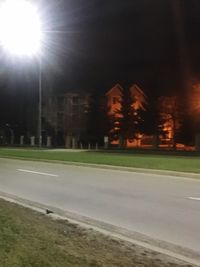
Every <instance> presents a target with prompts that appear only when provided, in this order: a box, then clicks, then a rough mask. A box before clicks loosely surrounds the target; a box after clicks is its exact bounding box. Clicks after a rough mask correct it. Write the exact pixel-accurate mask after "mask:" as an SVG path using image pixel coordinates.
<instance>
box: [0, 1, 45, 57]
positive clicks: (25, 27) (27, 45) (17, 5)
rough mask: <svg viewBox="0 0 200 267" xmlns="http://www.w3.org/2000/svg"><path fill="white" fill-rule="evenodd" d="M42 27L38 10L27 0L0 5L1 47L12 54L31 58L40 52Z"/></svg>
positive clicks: (6, 2)
mask: <svg viewBox="0 0 200 267" xmlns="http://www.w3.org/2000/svg"><path fill="white" fill-rule="evenodd" d="M41 28H42V25H41V19H40V16H39V13H38V10H37V9H36V7H35V6H34V5H32V4H31V3H30V2H29V1H26V0H5V1H3V2H2V3H1V4H0V46H2V47H3V48H4V49H5V50H7V51H9V52H10V53H12V54H15V55H19V56H23V55H25V56H31V55H35V54H37V53H38V52H39V51H40V48H41V42H42V29H41Z"/></svg>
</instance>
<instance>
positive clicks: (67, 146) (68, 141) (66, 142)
mask: <svg viewBox="0 0 200 267" xmlns="http://www.w3.org/2000/svg"><path fill="white" fill-rule="evenodd" d="M65 147H66V148H71V136H69V135H67V136H66V137H65Z"/></svg>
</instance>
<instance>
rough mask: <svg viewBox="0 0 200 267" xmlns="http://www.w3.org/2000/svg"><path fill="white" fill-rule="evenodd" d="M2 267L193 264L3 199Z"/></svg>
mask: <svg viewBox="0 0 200 267" xmlns="http://www.w3.org/2000/svg"><path fill="white" fill-rule="evenodd" d="M0 266H2V267H75V266H76V267H104V266H105V267H110V266H113V267H114V266H115V267H123V266H128V267H132V266H138V267H139V266H140V267H153V266H154V267H160V266H162V267H170V266H174V267H177V266H191V265H188V264H184V263H179V262H178V261H175V260H174V259H171V258H169V257H167V256H163V255H161V254H158V253H156V252H150V251H146V250H145V249H143V248H140V247H137V246H135V245H133V244H129V243H126V242H123V241H120V240H114V239H111V238H109V237H107V236H104V235H103V234H100V233H97V232H95V231H93V230H88V229H84V228H79V227H78V226H77V225H75V224H71V223H69V222H68V221H67V220H65V221H64V220H53V219H52V218H49V217H48V216H47V215H44V214H41V213H38V212H35V211H32V210H30V209H27V208H24V207H21V206H19V205H16V204H14V203H10V202H6V201H4V200H0Z"/></svg>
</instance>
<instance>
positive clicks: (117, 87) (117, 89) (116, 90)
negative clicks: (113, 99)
mask: <svg viewBox="0 0 200 267" xmlns="http://www.w3.org/2000/svg"><path fill="white" fill-rule="evenodd" d="M122 91H123V87H122V86H121V85H120V84H119V83H117V84H115V85H114V86H113V87H112V88H111V89H110V90H109V91H108V92H107V93H106V96H108V95H111V94H113V93H118V94H121V92H122Z"/></svg>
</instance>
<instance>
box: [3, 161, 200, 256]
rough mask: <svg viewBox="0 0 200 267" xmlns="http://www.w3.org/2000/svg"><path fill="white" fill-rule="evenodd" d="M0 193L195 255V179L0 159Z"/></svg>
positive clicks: (199, 209) (198, 209)
mask: <svg viewBox="0 0 200 267" xmlns="http://www.w3.org/2000/svg"><path fill="white" fill-rule="evenodd" d="M0 191H2V192H6V193H9V194H14V195H17V196H19V197H21V198H24V199H28V200H32V201H36V202H39V203H43V204H46V205H50V206H54V207H58V208H61V209H63V210H67V211H72V212H75V213H77V214H80V215H85V216H88V217H90V218H94V219H97V220H100V221H104V222H107V223H111V224H114V225H116V226H120V227H123V228H126V229H129V230H133V231H137V232H140V233H143V234H145V235H148V236H149V237H152V238H156V239H159V240H165V241H167V242H171V243H173V244H176V245H180V246H183V247H186V248H189V249H192V250H195V251H197V252H198V251H200V181H198V180H197V179H196V180H195V179H187V178H176V177H170V176H162V175H155V174H142V173H135V172H125V171H114V170H103V169H97V168H89V167H77V166H69V165H62V164H54V163H52V164H50V163H42V162H31V161H23V160H11V159H0Z"/></svg>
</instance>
